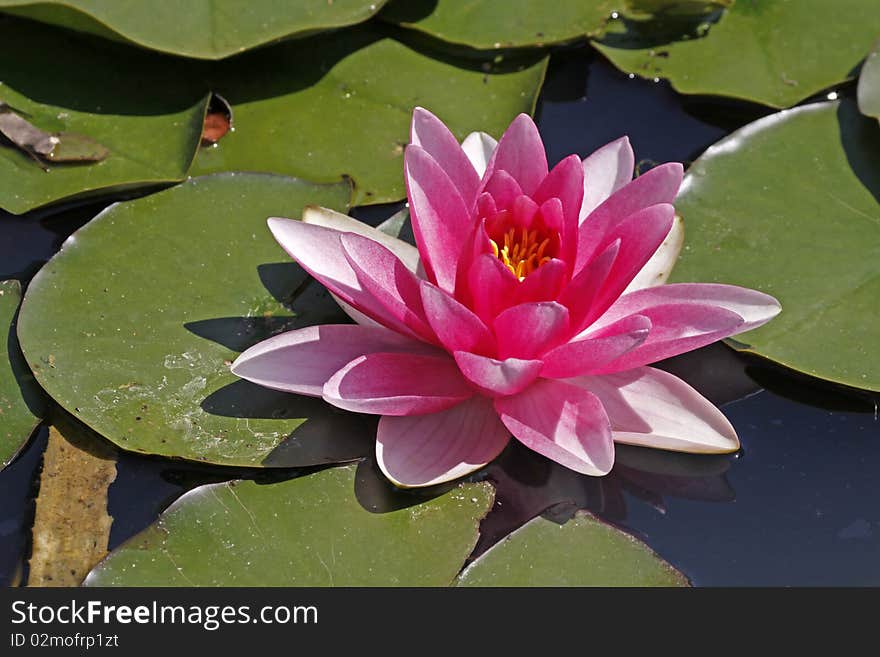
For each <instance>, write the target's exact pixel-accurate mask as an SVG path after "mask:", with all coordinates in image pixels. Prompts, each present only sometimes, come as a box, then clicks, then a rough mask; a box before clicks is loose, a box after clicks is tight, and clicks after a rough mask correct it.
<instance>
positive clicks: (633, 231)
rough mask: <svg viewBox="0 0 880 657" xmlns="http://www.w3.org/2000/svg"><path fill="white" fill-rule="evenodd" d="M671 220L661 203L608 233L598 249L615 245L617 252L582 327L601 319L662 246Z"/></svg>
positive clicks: (668, 209)
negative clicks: (617, 246) (618, 245)
mask: <svg viewBox="0 0 880 657" xmlns="http://www.w3.org/2000/svg"><path fill="white" fill-rule="evenodd" d="M674 218H675V209H674V208H673V207H672V206H671V205H669V204H666V203H661V204H658V205H652V206H651V207H649V208H644V209H643V210H639V211H638V212H635V213H633V214H631V215H630V216H629V217H627V218H626V219H625V220H624V221H622V222H620V223H619V224H618V225H617V226H615V227H614V228H613V229H612V230H610V231H609V233H608V235H607V237H606V239H607V242H606V243H603V244H602V245H601V247H600V248H601V249H605V248H607V246H606V244H608V245H610V244H612V243H614V242H617V241H619V242H620V248H619V250H618V252H617V257H616V258H615V259H614V262H613V264H612V265H611V270H610V271H609V272H608V276H607V277H606V278H605V281H604V282H603V283H602V287H601V288H600V291H599V292H598V294H597V295H596V297H595V298H594V299H593V301H592V303H591V304H590V311H589V312H588V313H587V316H586V317H585V318H584V321H585V322H586V323H589V322H591V321H592V320H594V319H595V318H597V317H599V316H601V315H602V313H604V312H605V311H606V310H607V309H608V307H609V306H611V304H613V303H614V302H615V301H616V300H617V299H618V298H619V297H620V295H621V294H622V293H623V291H624V290H625V289H626V287H627V286H628V285H629V284H630V282H631V281H632V279H633V278H635V276H636V274H638V273H639V271H641V269H642V268H643V267H644V266H645V263H647V262H648V260H650V259H651V256H652V255H653V254H654V252H655V251H656V250H657V248H658V247H659V246H660V245H661V244H662V243H663V240H664V239H665V238H666V236H667V235H668V234H669V230H670V229H671V228H672V223H673V220H674Z"/></svg>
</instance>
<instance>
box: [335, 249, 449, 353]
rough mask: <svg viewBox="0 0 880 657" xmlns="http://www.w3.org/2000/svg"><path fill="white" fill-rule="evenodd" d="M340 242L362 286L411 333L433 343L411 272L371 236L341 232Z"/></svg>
mask: <svg viewBox="0 0 880 657" xmlns="http://www.w3.org/2000/svg"><path fill="white" fill-rule="evenodd" d="M340 242H341V243H342V248H343V249H344V251H345V256H346V258H347V259H348V264H349V265H351V268H352V269H353V270H354V272H355V275H356V276H357V279H358V282H359V283H360V284H361V286H362V287H363V289H364V290H366V291H367V292H368V293H369V294H371V295H372V296H373V297H374V298H375V299H376V300H377V301H378V302H379V303H381V304H382V305H383V306H384V307H385V309H386V310H387V312H388V313H390V314H391V316H393V317H394V318H395V319H396V320H397V321H398V322H400V323H402V324H404V325H405V326H406V327H407V328H408V329H410V330H411V331H412V332H413V333H415V334H416V335H418V336H419V337H421V338H423V339H424V340H426V341H428V342H436V337H435V336H434V332H433V331H432V330H431V327H430V326H429V325H428V322H427V319H426V318H425V311H424V309H423V308H422V297H421V294H420V293H419V279H417V278H416V276H415V274H413V273H412V272H411V271H410V270H409V269H407V268H406V266H405V265H404V264H403V263H402V262H401V261H400V260H398V259H397V257H396V256H395V255H394V254H393V253H392V252H391V251H389V250H388V249H386V248H385V247H384V246H382V245H381V244H379V243H378V242H374V241H373V240H371V239H368V238H366V237H361V236H360V235H356V234H354V233H344V234H343V235H342V236H341V237H340Z"/></svg>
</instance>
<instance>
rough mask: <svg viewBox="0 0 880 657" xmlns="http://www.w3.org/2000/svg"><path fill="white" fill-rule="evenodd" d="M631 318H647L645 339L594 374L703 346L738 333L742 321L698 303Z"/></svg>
mask: <svg viewBox="0 0 880 657" xmlns="http://www.w3.org/2000/svg"><path fill="white" fill-rule="evenodd" d="M629 317H633V315H630V316H629ZM635 317H647V318H648V319H649V320H650V321H651V331H650V332H649V333H648V336H647V339H646V340H644V342H642V344H640V345H638V346H637V347H635V348H634V349H632V350H630V351H627V352H626V353H624V354H622V355H621V356H620V357H619V358H617V359H615V360H613V361H611V362H609V363H606V364H604V365H603V366H601V367H597V368H595V369H594V370H593V373H594V374H601V373H607V372H619V371H621V370H629V369H632V368H635V367H641V366H642V365H648V364H650V363H656V362H657V361H659V360H663V359H664V358H670V357H672V356H677V355H678V354H683V353H685V352H687V351H693V350H694V349H699V348H700V347H705V346H706V345H707V344H712V343H713V342H717V341H718V340H722V339H724V338H726V337H728V336H730V335H733V334H734V333H738V332H739V328H740V327H741V326H742V324H743V318H742V317H740V316H739V315H737V314H736V313H735V312H732V311H730V310H727V309H725V308H719V307H718V306H700V305H698V304H669V305H663V306H651V307H649V308H645V309H643V310H642V311H641V313H640V314H639V315H635ZM626 319H627V318H624V319H622V320H619V322H623V321H626ZM619 322H615V324H614V325H616V324H618V323H619ZM609 328H610V327H609ZM602 330H607V329H602Z"/></svg>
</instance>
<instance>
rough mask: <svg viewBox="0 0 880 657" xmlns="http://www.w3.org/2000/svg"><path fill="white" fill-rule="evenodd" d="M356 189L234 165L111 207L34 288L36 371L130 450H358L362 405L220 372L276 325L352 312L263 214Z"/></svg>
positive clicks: (29, 305) (28, 303)
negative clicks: (243, 170) (287, 247)
mask: <svg viewBox="0 0 880 657" xmlns="http://www.w3.org/2000/svg"><path fill="white" fill-rule="evenodd" d="M349 193H350V187H349V186H348V185H347V184H343V183H337V184H335V185H317V184H313V183H305V182H303V181H300V180H295V179H291V178H285V177H282V176H271V175H266V174H236V173H229V174H219V175H215V176H207V177H204V178H194V179H191V180H188V181H187V182H185V183H183V184H181V185H179V186H177V187H173V188H171V189H169V190H166V191H163V192H159V193H158V194H153V195H150V196H147V197H144V198H141V199H138V200H135V201H130V202H127V203H118V204H116V205H113V206H111V207H110V208H108V209H107V210H105V211H104V212H102V213H101V214H100V215H99V216H98V217H96V218H95V219H93V220H92V221H91V222H89V223H88V224H86V225H85V226H84V227H83V228H82V229H80V230H79V231H77V232H76V233H74V234H73V236H72V237H71V238H70V239H69V240H68V241H67V242H65V244H64V246H63V248H62V249H61V251H60V252H59V253H58V254H56V255H55V256H54V257H53V258H52V260H50V261H49V262H48V263H47V264H46V265H45V266H44V267H43V268H42V269H41V270H40V271H39V272H38V273H37V275H36V276H35V277H34V279H33V281H32V282H31V284H30V286H29V287H28V291H27V294H26V295H25V300H24V303H23V305H22V310H21V316H20V318H19V322H18V335H19V338H20V340H21V344H22V349H23V351H24V354H25V357H26V358H27V362H28V363H29V364H30V366H31V369H32V370H33V371H34V374H35V376H36V378H37V381H38V382H39V383H40V384H41V385H42V386H43V387H44V388H45V389H46V391H47V392H48V393H49V395H50V396H51V397H53V398H54V399H55V400H56V401H58V403H59V404H61V406H63V407H64V408H65V409H66V410H67V411H69V412H70V413H71V414H73V415H74V416H75V417H77V418H78V419H79V420H81V421H82V422H84V423H85V424H87V425H88V426H90V427H91V428H92V429H94V430H95V431H97V432H98V433H99V434H101V435H103V436H105V437H106V438H108V439H109V440H110V441H112V442H114V443H116V444H117V445H118V446H119V447H121V448H123V449H128V450H133V451H138V452H143V453H149V454H160V455H163V456H171V457H178V458H184V459H190V460H196V461H206V462H211V463H218V464H226V465H239V466H260V465H273V466H276V465H277V466H291V465H306V464H316V463H326V462H339V461H345V460H351V459H353V458H358V457H360V456H362V455H363V446H364V444H367V445H372V443H373V439H374V433H373V432H371V429H370V423H369V422H367V421H364V419H363V417H362V416H357V415H354V414H350V413H343V412H338V411H335V410H333V409H332V407H330V406H329V405H328V404H326V403H324V402H323V401H322V400H320V399H313V398H307V397H300V396H297V395H291V394H286V393H281V392H274V391H270V390H267V389H264V388H260V387H259V386H255V385H252V384H249V383H247V382H245V381H242V380H240V379H238V378H237V377H235V376H234V375H233V374H231V373H230V372H229V365H230V363H231V361H232V360H234V359H235V357H236V355H237V354H238V353H239V352H241V351H243V350H244V349H246V348H247V347H248V346H250V345H252V344H255V343H256V342H258V341H260V340H262V339H265V338H267V337H269V336H270V335H274V334H276V333H279V332H281V331H285V330H290V329H293V328H297V327H300V326H303V325H307V324H319V323H327V322H328V321H329V322H330V323H333V322H338V321H347V320H346V319H345V315H343V314H342V313H341V311H340V310H339V309H338V308H337V307H336V305H335V303H333V301H332V299H331V298H330V297H329V295H328V294H327V293H326V292H325V291H324V290H323V288H321V287H320V286H318V285H317V284H314V283H308V281H309V279H308V278H307V276H306V274H305V272H304V271H303V270H302V269H301V268H300V267H299V266H298V265H296V264H295V263H293V262H292V261H290V258H289V257H288V256H287V255H286V254H285V253H284V252H283V251H282V249H281V247H279V246H278V244H277V243H276V242H275V240H274V239H273V238H272V236H271V234H270V232H269V230H268V228H267V227H266V218H267V217H269V216H289V217H298V216H299V215H300V213H301V211H302V208H303V206H304V205H306V204H317V205H323V206H326V207H330V208H334V209H337V210H342V211H344V210H345V209H346V207H347V199H348V196H349ZM373 431H374V429H373ZM264 461H265V463H264Z"/></svg>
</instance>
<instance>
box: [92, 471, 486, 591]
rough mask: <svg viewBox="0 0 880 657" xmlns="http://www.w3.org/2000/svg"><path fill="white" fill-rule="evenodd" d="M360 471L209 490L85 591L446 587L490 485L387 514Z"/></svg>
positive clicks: (130, 546) (184, 502) (142, 538)
mask: <svg viewBox="0 0 880 657" xmlns="http://www.w3.org/2000/svg"><path fill="white" fill-rule="evenodd" d="M355 472H356V466H354V465H349V466H344V467H339V468H331V469H329V470H324V471H322V472H318V473H316V474H312V475H309V476H306V477H301V478H299V479H293V480H290V481H285V482H283V483H276V484H271V485H263V486H261V485H259V484H256V483H254V482H251V481H241V482H229V483H224V484H212V485H208V486H201V487H199V488H196V489H195V490H193V491H191V492H189V493H187V494H186V495H184V496H183V497H181V498H180V499H178V500H177V501H176V502H175V503H174V504H173V505H172V506H171V507H170V508H169V509H168V510H167V511H165V513H163V514H162V515H161V516H160V517H159V520H158V521H157V522H156V524H154V525H152V526H151V527H149V528H148V529H146V530H145V531H143V532H142V533H141V534H139V535H137V536H135V537H134V538H132V539H130V540H129V541H128V542H127V543H125V544H124V545H123V546H122V547H120V548H119V549H117V550H115V551H114V552H113V553H111V555H110V556H109V557H108V558H107V560H106V561H104V562H103V563H102V564H100V565H99V566H98V567H97V568H96V569H95V570H93V571H92V573H91V574H90V575H89V577H88V578H87V579H86V581H85V584H86V585H87V586H447V585H449V583H450V582H452V580H453V579H454V578H455V575H456V574H457V573H458V571H459V570H460V569H461V567H462V565H463V564H464V561H465V559H466V558H467V556H468V555H469V554H470V552H471V550H472V549H473V547H474V544H475V543H476V540H477V535H478V525H479V521H480V519H481V518H482V517H483V516H484V515H485V514H486V513H487V512H488V510H489V508H490V507H491V505H492V500H493V493H492V487H491V485H489V484H487V483H481V484H462V485H461V486H459V487H457V488H455V489H453V490H452V491H450V492H448V493H446V494H444V495H441V496H439V497H436V498H434V499H431V500H429V501H423V502H421V503H418V498H414V500H413V502H414V503H413V504H412V505H411V506H407V507H404V508H401V509H397V510H394V511H390V512H388V513H371V512H370V511H367V510H366V509H364V508H363V507H362V506H361V504H360V503H359V502H358V500H357V498H356V497H355V491H354V488H355Z"/></svg>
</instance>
